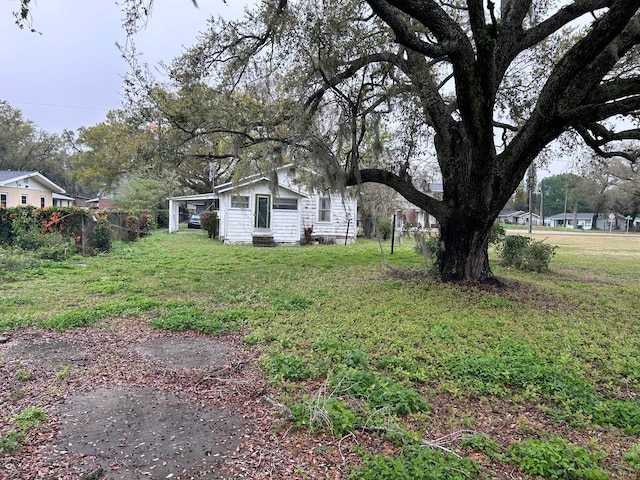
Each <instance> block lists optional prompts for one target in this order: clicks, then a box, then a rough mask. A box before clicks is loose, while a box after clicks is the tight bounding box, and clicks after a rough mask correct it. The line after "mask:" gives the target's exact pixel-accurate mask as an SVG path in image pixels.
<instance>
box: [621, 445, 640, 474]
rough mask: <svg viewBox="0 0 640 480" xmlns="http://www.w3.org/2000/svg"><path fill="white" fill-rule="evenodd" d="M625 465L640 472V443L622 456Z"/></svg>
mask: <svg viewBox="0 0 640 480" xmlns="http://www.w3.org/2000/svg"><path fill="white" fill-rule="evenodd" d="M622 460H623V461H624V463H626V464H627V465H629V466H630V467H631V468H634V469H636V470H638V471H640V443H636V444H635V445H634V446H632V447H631V448H630V449H629V451H628V452H626V453H625V454H624V455H623V456H622Z"/></svg>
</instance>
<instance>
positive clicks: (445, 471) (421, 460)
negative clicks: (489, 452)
mask: <svg viewBox="0 0 640 480" xmlns="http://www.w3.org/2000/svg"><path fill="white" fill-rule="evenodd" d="M479 472H480V467H479V466H478V465H476V464H474V463H473V462H472V461H471V459H469V458H465V457H458V456H456V455H454V454H453V453H448V452H441V451H439V450H433V449H430V448H419V447H411V448H407V449H405V450H404V451H403V452H402V453H401V454H400V455H396V456H385V455H374V456H370V455H369V456H365V458H364V462H363V465H362V466H361V467H357V468H355V469H354V470H353V471H352V472H351V473H350V474H349V476H348V477H347V479H348V480H384V479H389V480H391V479H393V480H432V479H438V480H468V479H470V478H478V475H479Z"/></svg>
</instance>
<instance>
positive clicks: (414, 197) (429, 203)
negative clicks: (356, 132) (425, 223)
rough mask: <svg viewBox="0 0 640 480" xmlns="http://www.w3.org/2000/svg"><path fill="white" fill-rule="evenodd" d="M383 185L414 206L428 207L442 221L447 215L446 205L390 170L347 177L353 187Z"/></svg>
mask: <svg viewBox="0 0 640 480" xmlns="http://www.w3.org/2000/svg"><path fill="white" fill-rule="evenodd" d="M369 182H374V183H381V184H383V185H387V186H388V187H391V188H393V189H394V190H395V191H396V192H398V193H399V194H400V195H402V196H403V197H404V198H406V199H407V200H408V201H409V202H411V203H413V204H414V205H426V207H427V208H426V209H425V210H426V211H428V213H430V214H431V215H433V216H434V217H436V219H438V220H440V219H441V218H443V216H444V215H445V210H446V209H445V206H444V204H443V203H442V202H441V201H439V200H436V199H435V198H433V197H430V196H429V195H427V194H425V193H423V192H421V191H420V190H418V189H417V188H416V187H414V186H413V184H412V183H411V182H410V181H408V180H406V179H404V178H402V177H400V176H399V175H396V174H394V173H391V172H389V171H388V170H382V169H378V168H367V169H363V170H359V171H358V172H349V173H348V174H347V177H346V182H345V183H346V185H347V186H353V185H358V184H360V183H369Z"/></svg>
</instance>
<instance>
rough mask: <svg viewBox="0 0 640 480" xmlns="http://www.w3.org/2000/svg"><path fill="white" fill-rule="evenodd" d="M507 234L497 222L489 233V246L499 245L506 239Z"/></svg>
mask: <svg viewBox="0 0 640 480" xmlns="http://www.w3.org/2000/svg"><path fill="white" fill-rule="evenodd" d="M506 236H507V232H506V230H505V229H504V227H503V226H502V224H501V223H499V222H495V223H494V224H493V225H492V226H491V231H490V232H489V245H499V244H500V243H502V241H503V240H504V239H505V238H506Z"/></svg>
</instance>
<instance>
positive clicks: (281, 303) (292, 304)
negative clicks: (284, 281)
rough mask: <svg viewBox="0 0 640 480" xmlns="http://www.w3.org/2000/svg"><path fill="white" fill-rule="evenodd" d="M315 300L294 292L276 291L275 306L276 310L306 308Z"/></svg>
mask: <svg viewBox="0 0 640 480" xmlns="http://www.w3.org/2000/svg"><path fill="white" fill-rule="evenodd" d="M311 305H313V301H312V300H309V299H308V298H305V297H303V296H301V295H298V294H296V293H292V292H282V291H276V292H275V294H274V298H273V307H274V308H275V310H276V311H296V310H306V309H307V308H309V307H310V306H311Z"/></svg>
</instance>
